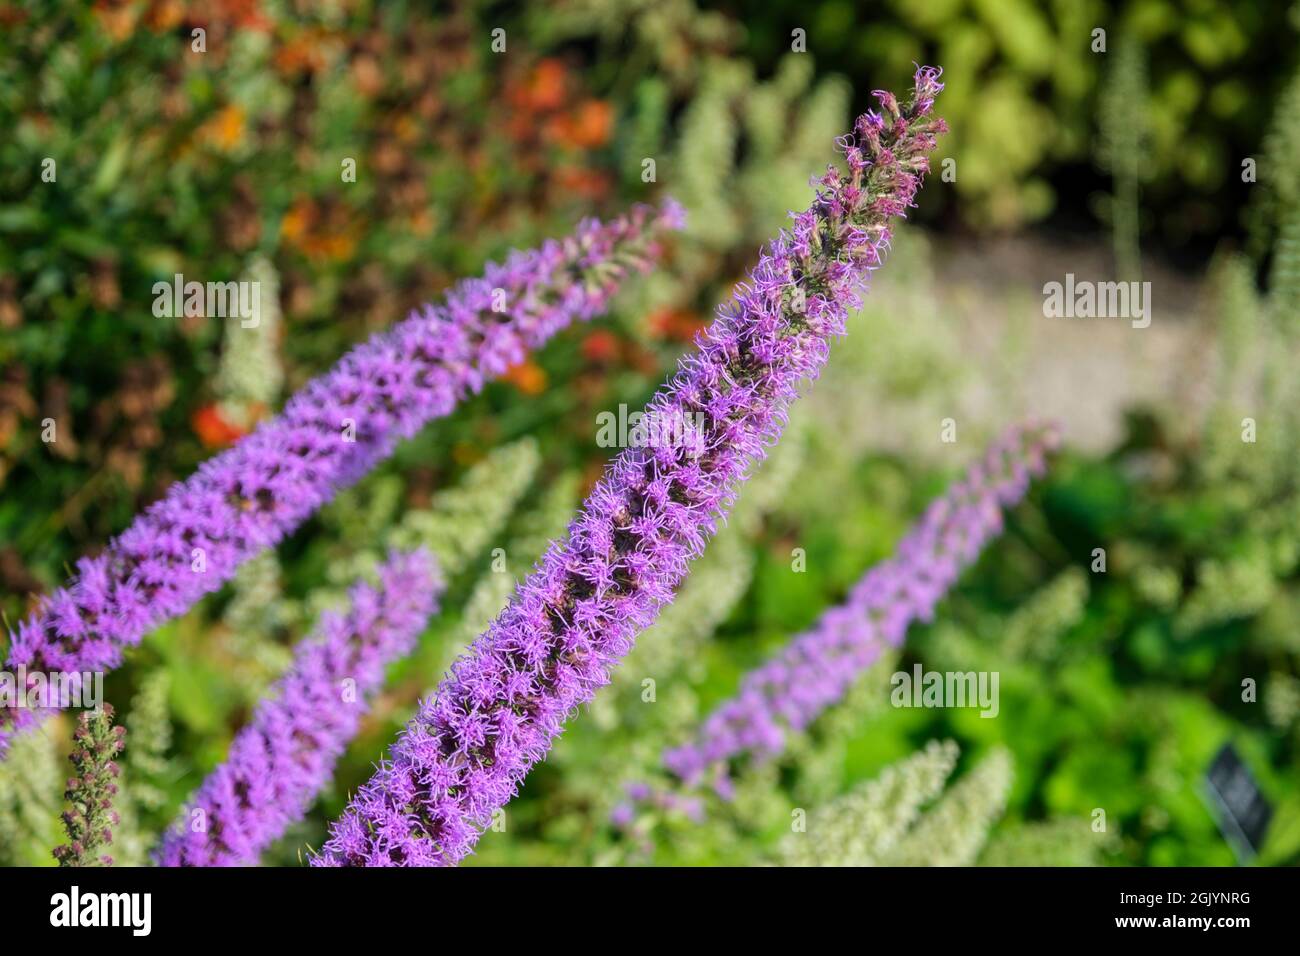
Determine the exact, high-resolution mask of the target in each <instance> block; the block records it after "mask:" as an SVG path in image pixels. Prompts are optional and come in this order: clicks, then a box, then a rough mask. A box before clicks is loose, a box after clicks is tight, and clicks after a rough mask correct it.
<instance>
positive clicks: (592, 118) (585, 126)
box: [546, 100, 614, 149]
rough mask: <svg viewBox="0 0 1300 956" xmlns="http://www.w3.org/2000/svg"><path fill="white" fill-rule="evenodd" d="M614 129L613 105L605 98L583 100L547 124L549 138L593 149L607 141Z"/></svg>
mask: <svg viewBox="0 0 1300 956" xmlns="http://www.w3.org/2000/svg"><path fill="white" fill-rule="evenodd" d="M613 129H614V107H612V106H611V105H610V104H609V102H608V101H606V100H584V101H583V102H581V103H579V104H578V106H577V107H576V108H574V110H573V111H572V112H570V113H563V114H561V115H559V116H557V117H555V118H554V119H553V120H552V121H551V122H550V123H549V124H547V128H546V131H547V133H548V134H549V136H550V137H551V139H553V140H555V141H556V142H559V143H562V144H563V145H565V146H572V147H574V148H575V149H595V148H596V147H598V146H604V145H605V144H606V143H608V142H609V137H610V133H611V132H613Z"/></svg>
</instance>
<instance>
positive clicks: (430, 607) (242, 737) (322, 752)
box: [154, 551, 442, 866]
mask: <svg viewBox="0 0 1300 956" xmlns="http://www.w3.org/2000/svg"><path fill="white" fill-rule="evenodd" d="M441 591H442V579H441V577H440V575H439V573H438V570H437V567H436V565H435V563H434V561H433V560H432V558H430V557H429V556H428V554H427V553H425V552H422V551H415V552H410V553H405V554H403V553H398V552H394V554H393V555H391V556H390V557H389V559H388V561H387V562H386V563H385V564H383V565H381V566H380V568H379V587H378V588H377V589H376V588H372V587H370V586H369V585H367V584H364V583H359V584H357V585H355V586H354V587H353V588H352V590H351V593H350V598H351V606H350V608H349V610H348V612H347V614H346V615H339V614H333V613H326V614H325V615H323V616H322V618H321V623H320V627H319V635H320V636H319V638H318V639H309V640H307V641H306V642H304V643H303V644H302V645H300V646H299V647H298V648H297V650H296V653H295V654H294V662H293V664H292V665H291V666H290V668H289V671H288V673H286V674H285V676H284V677H283V678H281V679H280V681H279V682H278V683H277V684H276V685H275V686H274V687H273V688H272V691H271V694H270V696H269V697H268V698H267V699H266V700H264V701H263V702H262V703H261V704H260V705H258V708H257V710H256V711H255V712H254V714H253V719H252V721H250V722H249V724H248V725H247V726H245V727H244V728H243V729H242V730H241V731H240V732H239V733H238V734H237V735H236V737H235V740H234V742H233V743H232V744H231V746H230V754H229V756H228V757H227V758H226V762H225V763H223V764H222V765H221V766H219V767H218V768H217V769H216V770H214V771H213V772H212V773H211V774H209V776H208V778H207V779H206V780H204V781H203V784H202V785H201V786H200V787H199V789H198V792H197V793H195V795H194V798H193V799H192V800H191V802H190V804H189V806H188V807H187V808H186V810H185V811H184V812H183V813H182V815H181V818H180V819H179V820H178V821H177V822H176V824H175V826H174V827H173V828H172V829H171V830H169V831H168V832H167V834H166V835H165V836H164V837H163V840H162V843H161V844H160V845H159V847H158V849H157V851H156V852H155V853H154V860H155V862H157V863H158V864H159V865H160V866H249V865H253V864H256V863H257V860H258V857H259V856H260V855H261V853H262V851H263V850H265V849H266V848H267V847H268V846H270V845H271V844H272V843H274V842H275V841H276V840H277V839H279V837H281V836H282V835H283V834H284V832H285V830H286V829H288V827H289V826H290V825H291V824H293V823H296V822H297V821H298V820H300V819H301V818H302V816H303V814H304V813H306V812H307V810H308V809H309V808H310V807H311V804H312V801H313V800H315V798H316V796H317V794H318V793H320V791H321V789H322V788H323V787H324V786H325V784H326V783H328V782H329V780H330V777H331V776H332V775H333V773H334V765H335V764H336V763H337V762H338V759H339V757H340V756H341V755H342V753H343V751H344V750H345V749H347V745H348V743H349V742H350V741H351V740H352V738H353V737H355V736H356V732H357V728H358V726H359V725H360V723H361V718H362V717H363V716H364V715H365V714H366V712H367V710H368V709H369V703H370V698H371V697H372V696H373V695H374V693H375V692H376V691H378V690H379V688H380V687H381V686H382V685H383V680H384V670H385V668H386V667H387V666H388V665H389V664H390V663H392V662H393V661H395V660H397V659H398V658H400V657H402V656H404V655H405V654H407V653H409V652H410V650H411V648H412V647H414V645H415V641H416V638H417V637H418V636H419V634H420V632H421V631H422V630H423V629H424V626H425V624H426V623H427V621H428V620H429V615H430V614H432V613H433V611H434V609H435V607H436V604H437V597H438V595H439V594H440V593H441Z"/></svg>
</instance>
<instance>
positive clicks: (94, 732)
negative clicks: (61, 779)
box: [54, 704, 126, 866]
mask: <svg viewBox="0 0 1300 956" xmlns="http://www.w3.org/2000/svg"><path fill="white" fill-rule="evenodd" d="M125 736H126V728H124V727H114V726H113V708H112V707H111V706H109V705H108V704H105V705H104V706H103V707H101V708H100V709H99V710H94V711H86V712H85V713H83V714H82V715H81V716H80V717H79V718H78V719H77V730H76V733H75V734H74V735H73V740H74V743H73V747H72V753H71V755H69V757H68V759H69V760H70V761H71V762H72V766H73V768H74V769H75V770H76V771H77V773H76V776H74V777H71V778H69V780H68V789H67V793H66V794H64V796H66V797H67V799H68V802H69V803H71V804H72V809H71V810H68V811H66V812H65V813H64V814H63V825H64V827H65V828H66V829H67V831H68V842H67V843H66V844H64V845H63V846H59V847H55V848H54V858H55V859H56V860H58V861H59V865H60V866H112V865H113V858H112V857H110V856H107V855H99V851H100V850H102V849H103V848H104V847H106V846H108V845H109V844H110V843H112V842H113V827H115V826H116V825H117V823H118V816H117V813H116V812H115V811H114V810H113V798H114V797H115V796H117V783H116V781H117V778H118V775H119V774H120V773H121V770H120V769H119V768H118V765H117V763H116V762H115V761H114V759H113V758H114V757H116V756H117V755H118V754H119V753H121V752H122V746H123V744H122V738H123V737H125Z"/></svg>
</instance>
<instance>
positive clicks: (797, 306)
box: [312, 71, 945, 866]
mask: <svg viewBox="0 0 1300 956" xmlns="http://www.w3.org/2000/svg"><path fill="white" fill-rule="evenodd" d="M939 88H940V85H939V83H938V82H937V80H936V79H935V77H934V75H933V74H929V73H926V72H925V71H921V72H918V73H917V77H916V92H915V93H914V94H913V96H912V98H911V99H910V101H909V102H908V104H907V105H906V106H905V107H904V108H902V110H901V112H900V115H899V117H898V118H897V119H894V120H891V121H890V122H889V123H885V124H882V125H881V126H880V128H879V130H878V131H877V132H876V145H877V148H876V149H873V150H871V155H869V156H868V155H865V154H864V152H863V147H862V146H860V145H858V144H857V143H856V142H855V141H854V140H853V138H852V137H850V138H849V139H847V140H845V141H843V142H842V143H841V149H842V150H844V151H845V153H846V154H847V156H848V158H849V167H850V169H849V173H848V175H847V176H846V175H844V174H843V173H841V172H840V171H839V170H837V169H835V168H833V167H832V168H831V169H830V170H829V171H828V172H827V174H826V175H825V176H824V177H823V178H822V179H821V180H820V181H819V187H818V195H817V199H816V200H815V202H814V203H813V206H812V207H811V208H810V209H809V210H807V211H806V212H803V213H800V214H798V215H796V216H795V217H794V226H793V229H792V230H791V232H789V233H784V232H783V233H782V234H781V235H779V236H778V237H777V238H776V239H775V240H774V241H773V242H772V243H771V244H770V245H769V246H768V247H767V248H766V250H765V251H764V253H763V255H762V257H761V258H760V259H759V262H758V265H757V266H756V267H755V269H754V271H753V273H752V274H751V277H750V280H749V281H748V282H745V283H742V284H741V285H740V286H738V287H737V289H736V293H735V296H734V301H733V302H732V303H730V304H729V305H728V306H724V307H723V308H721V309H720V310H719V312H718V315H717V319H716V320H715V321H714V323H713V324H712V325H711V326H710V327H709V329H708V330H707V331H706V332H705V333H703V334H702V335H701V336H700V337H699V339H698V343H697V344H698V350H697V351H696V352H694V353H692V354H690V355H688V356H686V357H684V358H683V359H682V360H681V363H680V364H679V366H678V369H677V373H676V374H675V375H674V376H673V378H672V379H671V380H670V382H669V383H668V385H667V386H665V387H664V388H663V389H661V390H660V391H659V393H658V394H657V395H656V396H655V397H654V398H653V399H652V400H651V402H650V405H649V407H648V408H647V410H646V411H647V418H649V419H651V420H659V421H671V422H676V421H700V422H702V427H701V428H700V429H699V430H698V431H699V432H700V434H699V435H693V436H692V438H693V440H692V441H691V442H690V443H681V444H679V445H677V446H673V445H671V444H670V443H661V444H658V445H656V446H654V447H649V446H640V447H632V448H628V449H626V450H625V451H624V452H623V453H622V454H620V455H619V456H618V457H617V458H616V459H615V460H614V461H613V462H612V463H611V465H610V466H609V468H608V469H607V471H606V472H605V475H604V477H602V479H601V480H600V482H599V483H598V484H597V485H596V487H595V488H594V489H593V490H592V492H591V495H590V496H589V497H588V498H587V501H586V502H585V503H584V505H583V507H582V510H581V511H580V512H579V514H578V516H577V518H576V519H575V520H574V522H573V524H572V525H571V526H570V528H569V535H568V538H567V540H565V541H563V542H557V543H554V544H552V546H551V547H550V549H549V550H548V551H547V553H546V555H545V556H544V557H543V558H542V560H541V561H540V562H539V565H538V568H537V570H536V571H535V572H534V573H533V574H532V575H531V576H530V577H529V578H528V579H527V580H526V581H525V582H524V583H523V584H522V585H521V586H520V587H519V589H518V590H517V591H516V592H515V595H514V598H513V599H512V601H511V603H510V605H509V606H508V607H507V608H506V609H505V610H504V611H503V612H502V614H501V616H500V617H498V618H497V620H496V621H494V622H493V624H492V625H491V627H490V628H489V629H488V631H487V633H485V634H484V635H483V636H481V637H480V638H479V639H478V640H477V641H475V642H474V644H473V645H472V646H471V648H470V649H469V652H468V653H467V654H466V656H464V657H462V658H461V659H460V660H459V661H457V662H456V664H455V665H454V666H453V667H452V671H451V674H450V675H449V676H448V677H447V678H446V679H445V680H444V681H443V682H442V684H441V685H440V686H439V688H438V690H437V692H436V694H435V695H434V696H433V697H432V698H430V699H428V700H426V701H425V702H424V703H423V704H422V705H421V707H420V710H419V712H418V714H417V715H416V717H415V718H414V719H413V720H412V721H411V722H410V724H408V725H407V727H406V729H405V731H404V732H403V733H402V734H401V736H400V737H399V738H398V740H397V741H396V743H394V744H393V746H392V747H391V748H390V752H389V759H388V760H385V761H384V762H383V763H382V764H381V765H380V766H379V768H378V769H377V770H376V772H375V774H374V776H373V777H372V778H371V779H370V781H369V782H368V783H366V784H365V785H364V786H363V787H362V788H361V790H360V791H358V793H357V794H356V796H355V798H354V799H353V801H352V803H351V804H350V805H349V807H348V809H347V810H346V812H345V813H344V815H343V816H342V817H341V818H340V819H339V820H338V821H336V822H335V824H334V826H333V828H332V831H331V837H330V839H329V841H328V842H327V843H326V844H325V845H324V847H322V849H321V852H320V855H319V856H317V857H315V858H314V859H313V860H312V863H313V865H317V866H347V865H352V866H361V865H371V866H418V865H451V864H455V863H457V862H459V861H460V860H461V859H463V858H464V857H465V855H466V854H468V853H470V852H471V850H472V848H473V846H474V844H475V842H476V841H477V840H478V837H479V834H480V833H481V832H482V830H483V829H484V828H486V827H487V826H488V825H489V824H490V823H491V821H492V817H493V814H494V813H495V812H496V811H497V810H499V808H500V807H502V806H503V805H504V804H505V803H506V802H507V801H508V800H509V799H510V798H511V797H512V796H513V795H514V794H515V792H516V791H517V790H518V787H519V785H520V783H521V782H522V780H523V779H524V776H525V775H526V774H527V773H528V770H529V769H530V768H531V767H532V766H533V764H535V763H537V761H539V760H541V759H542V758H543V757H544V756H545V755H546V752H547V750H548V749H549V748H550V745H551V741H552V739H553V738H554V737H555V736H556V735H557V734H559V733H560V731H561V729H562V728H563V725H564V721H565V719H566V718H567V717H568V716H569V714H571V713H572V712H573V711H574V710H575V708H577V707H578V705H580V704H582V703H584V702H586V701H589V700H590V699H591V698H592V696H593V695H594V694H595V692H596V690H597V689H598V688H600V687H601V686H603V685H604V684H606V683H608V682H609V675H610V671H611V670H612V669H613V668H614V667H615V666H616V665H617V664H618V662H619V661H620V660H621V659H622V658H623V656H624V655H626V654H627V652H628V651H629V650H630V649H631V647H632V642H633V639H634V637H635V636H636V634H637V633H638V632H639V631H641V630H642V629H643V628H645V627H646V626H648V625H649V624H650V623H651V622H652V621H653V620H654V619H655V617H656V615H657V614H658V612H659V609H660V608H661V607H662V606H663V605H664V604H665V603H666V602H668V601H670V600H671V599H672V597H673V593H674V592H675V591H676V589H677V588H678V586H679V585H680V584H681V582H682V580H683V578H684V577H685V575H686V571H687V567H688V565H689V563H690V561H691V560H692V559H693V558H695V557H696V556H698V555H699V554H700V552H701V551H702V550H703V549H704V546H705V544H706V543H707V541H708V539H709V537H710V536H711V535H712V534H713V532H714V530H715V527H716V524H717V522H718V521H719V519H720V518H721V517H722V516H723V515H725V514H726V512H727V510H728V508H729V507H730V504H731V502H732V500H733V499H734V497H735V495H736V493H737V491H738V489H739V487H740V484H741V483H742V482H743V481H744V479H745V477H746V475H747V474H748V473H749V471H750V469H751V468H752V466H753V464H754V463H755V462H756V461H757V460H758V459H760V458H761V457H762V455H763V450H764V448H765V447H766V446H768V445H770V444H772V443H774V442H775V441H776V440H777V438H778V437H779V436H780V433H781V429H782V427H783V425H784V423H785V417H786V411H787V408H788V406H789V404H790V402H791V401H792V400H793V399H794V398H795V397H796V394H797V392H796V390H797V387H798V385H799V383H800V382H801V381H804V380H806V379H810V378H813V377H815V376H816V374H817V372H818V371H819V369H820V368H821V366H822V365H823V364H824V363H825V361H826V357H827V353H828V350H829V343H830V341H831V339H833V338H834V337H835V336H837V335H840V334H842V332H843V330H844V320H845V318H846V316H847V314H848V312H849V310H850V309H853V308H856V307H857V306H858V304H859V296H860V295H861V293H862V292H863V291H864V289H865V286H866V280H867V277H868V275H869V274H870V272H871V270H872V269H873V268H875V266H876V265H878V264H879V263H880V260H881V257H882V256H883V254H884V252H885V250H886V249H887V248H888V242H889V218H890V215H892V214H893V213H895V212H899V211H901V210H902V209H904V208H905V207H907V206H910V205H912V200H913V197H914V196H915V194H916V190H917V188H918V187H919V186H920V182H921V179H920V177H921V171H922V170H923V169H924V167H925V162H924V155H925V153H926V152H928V151H929V150H931V149H933V148H934V145H935V137H936V135H937V134H938V133H940V132H942V131H943V130H944V128H945V127H944V124H943V121H942V120H940V119H937V118H935V117H932V116H930V115H929V111H928V106H926V107H925V108H921V107H918V105H917V103H918V102H919V101H922V100H924V101H926V102H927V103H928V101H930V100H932V99H933V96H934V94H935V93H937V92H938V90H939ZM697 416H698V418H697Z"/></svg>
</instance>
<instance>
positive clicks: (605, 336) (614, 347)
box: [582, 329, 618, 362]
mask: <svg viewBox="0 0 1300 956" xmlns="http://www.w3.org/2000/svg"><path fill="white" fill-rule="evenodd" d="M582 357H583V358H585V359H586V360H587V361H589V362H612V361H614V359H616V358H618V336H616V335H615V334H614V333H613V332H609V331H606V330H605V329H599V330H597V331H595V332H592V333H590V334H588V335H587V337H586V338H585V339H583V340H582Z"/></svg>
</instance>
